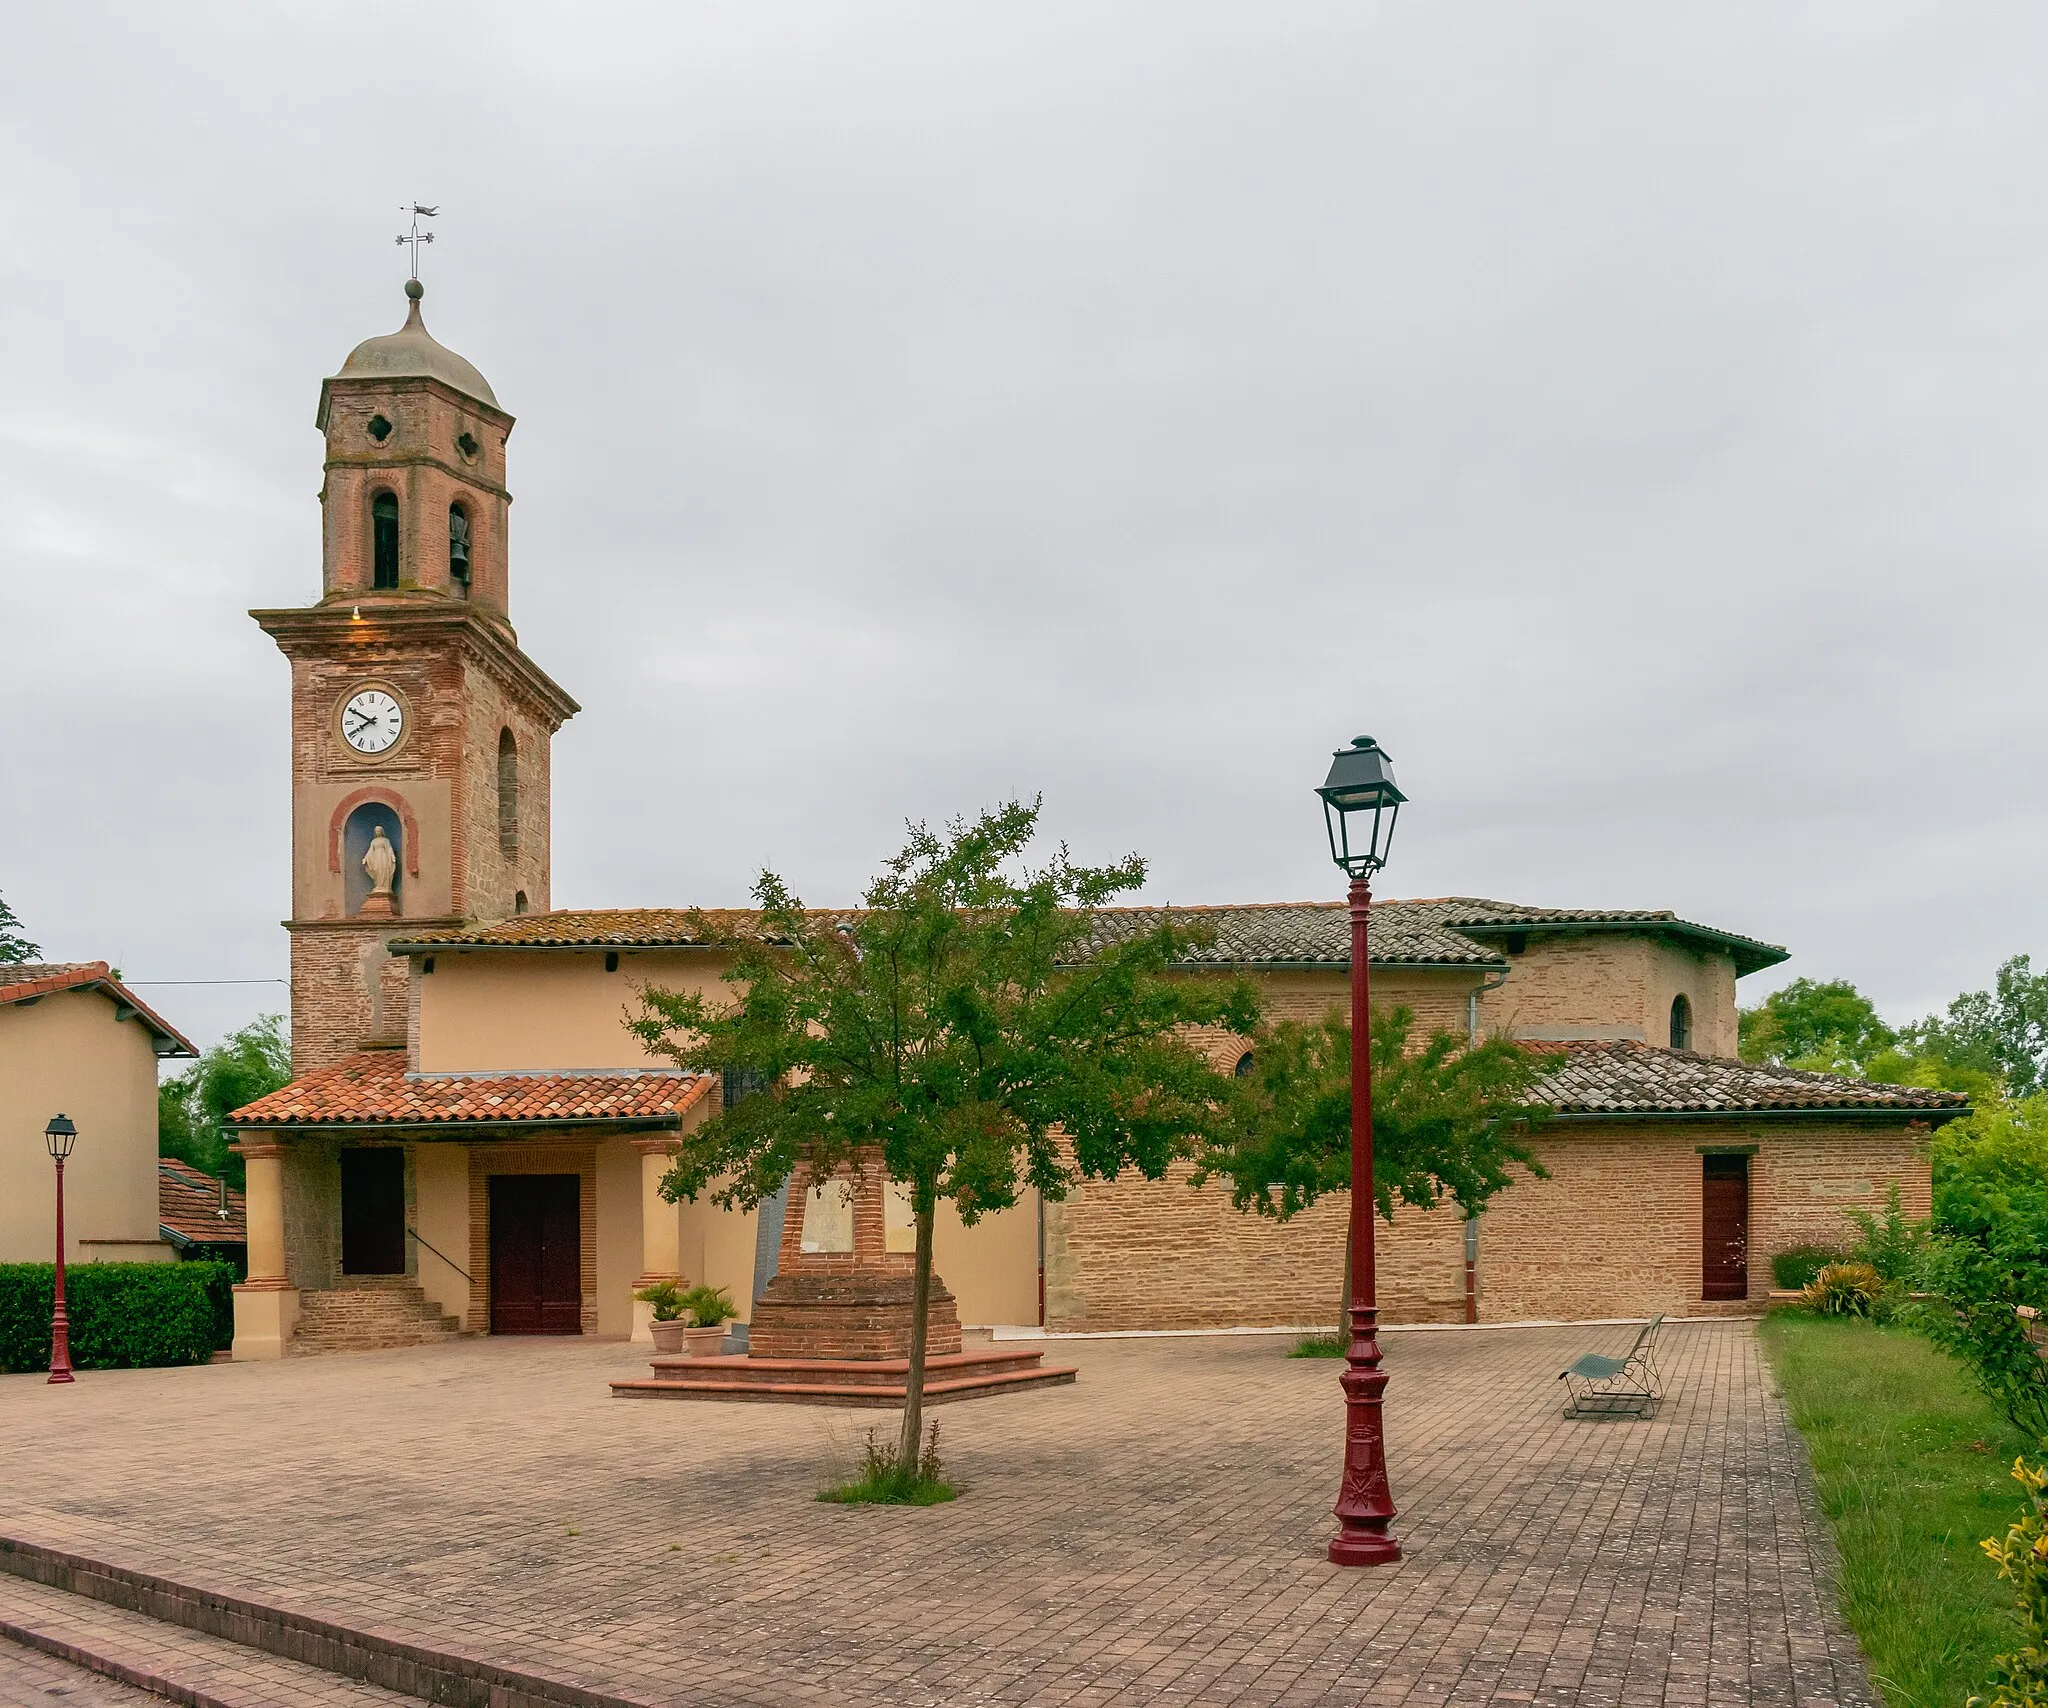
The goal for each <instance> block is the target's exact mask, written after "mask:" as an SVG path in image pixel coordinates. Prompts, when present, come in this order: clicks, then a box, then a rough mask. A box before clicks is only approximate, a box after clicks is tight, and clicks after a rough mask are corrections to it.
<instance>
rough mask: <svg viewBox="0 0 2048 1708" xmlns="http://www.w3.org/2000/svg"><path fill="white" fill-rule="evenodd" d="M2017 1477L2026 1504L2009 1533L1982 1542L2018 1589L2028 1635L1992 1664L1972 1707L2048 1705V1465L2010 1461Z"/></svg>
mask: <svg viewBox="0 0 2048 1708" xmlns="http://www.w3.org/2000/svg"><path fill="white" fill-rule="evenodd" d="M2012 1475H2013V1481H2014V1482H2016V1483H2018V1484H2019V1485H2020V1487H2021V1488H2022V1489H2024V1490H2025V1491H2026V1495H2027V1509H2026V1511H2025V1512H2023V1513H2022V1514H2021V1515H2020V1516H2019V1517H2018V1518H2017V1519H2015V1520H2014V1521H2013V1523H2012V1525H2011V1527H2010V1528H2009V1529H2008V1530H2007V1531H2006V1533H2005V1540H2004V1541H2003V1542H2001V1541H1999V1539H1998V1538H1997V1537H1995V1536H1989V1537H1986V1538H1985V1539H1984V1541H1983V1542H1982V1543H1981V1544H1980V1546H1982V1548H1983V1550H1984V1552H1985V1553H1986V1554H1988V1555H1990V1556H1991V1558H1992V1559H1993V1560H1995V1561H1996V1562H1997V1563H1998V1575H1999V1576H2000V1577H2001V1578H2003V1579H2004V1580H2005V1581H2006V1582H2007V1583H2009V1584H2011V1585H2012V1586H2013V1587H2014V1588H2015V1589H2016V1590H2018V1591H2019V1597H2018V1599H2019V1607H2020V1622H2021V1624H2022V1625H2023V1626H2024V1627H2025V1629H2026V1636H2027V1640H2026V1641H2025V1642H2024V1643H2023V1644H2021V1646H2020V1647H2019V1648H2017V1649H2015V1650H2013V1651H2012V1652H2011V1653H2009V1654H2003V1655H2000V1656H1999V1657H1998V1659H1997V1660H1996V1661H1995V1662H1994V1663H1993V1664H1992V1668H1991V1684H1992V1692H1991V1694H1990V1695H1989V1696H1973V1697H1971V1698H1970V1708H1980V1705H1981V1708H2044V1704H2048V1493H2044V1491H2048V1470H2043V1469H2041V1468H2040V1467H2039V1466H2036V1465H2029V1464H2028V1463H2027V1462H2026V1460H2025V1459H2023V1458H2021V1459H2015V1460H2014V1461H2013V1464H2012Z"/></svg>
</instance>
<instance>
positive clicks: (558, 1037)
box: [413, 950, 725, 1073]
mask: <svg viewBox="0 0 2048 1708" xmlns="http://www.w3.org/2000/svg"><path fill="white" fill-rule="evenodd" d="M426 958H427V957H415V958H414V961H413V967H414V969H415V970H414V974H413V977H414V979H415V981H416V985H417V991H418V995H417V1010H418V1017H417V1024H418V1027H419V1044H418V1057H417V1061H418V1068H419V1071H420V1072H422V1073H483V1072H490V1071H501V1070H520V1069H524V1070H529V1071H531V1070H537V1069H542V1068H583V1069H589V1068H644V1067H661V1066H666V1065H667V1064H666V1063H664V1062H662V1061H661V1060H660V1059H659V1058H657V1057H653V1056H650V1055H649V1054H648V1053H647V1052H646V1051H645V1050H644V1049H642V1048H641V1045H640V1041H639V1040H638V1039H637V1038H635V1037H634V1036H633V1035H632V1034H631V1033H630V1032H628V1031H627V1030H626V1026H625V1021H626V1016H627V1014H628V1013H629V1012H633V1011H637V1010H638V1008H639V1005H640V993H641V991H642V990H644V989H645V988H646V987H647V986H649V985H656V986H661V987H665V988H669V989H699V990H707V989H718V988H721V987H720V986H719V983H718V974H719V972H720V971H721V970H722V968H723V967H724V965H725V961H724V958H723V957H721V956H719V955H715V954H713V953H711V952H709V951H706V950H680V951H667V952H660V953H650V954H635V953H634V952H632V951H631V950H626V951H623V952H622V953H621V954H620V955H619V967H618V971H616V972H610V973H608V972H606V971H605V970H604V962H605V957H604V954H603V953H602V951H592V952H590V953H588V954H586V953H584V952H583V951H581V950H547V951H534V952H530V953H517V954H507V953H493V954H449V953H447V952H446V951H441V952H437V953H436V954H435V955H433V956H432V957H431V959H432V960H433V962H434V970H433V971H432V972H431V973H427V972H423V971H421V970H420V969H421V967H422V966H423V963H424V960H425V959H426Z"/></svg>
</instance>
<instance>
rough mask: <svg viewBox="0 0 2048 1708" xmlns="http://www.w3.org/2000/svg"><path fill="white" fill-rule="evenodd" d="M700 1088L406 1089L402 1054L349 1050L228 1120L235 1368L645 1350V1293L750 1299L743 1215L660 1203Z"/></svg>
mask: <svg viewBox="0 0 2048 1708" xmlns="http://www.w3.org/2000/svg"><path fill="white" fill-rule="evenodd" d="M705 1091H706V1082H703V1081H700V1080H695V1079H692V1078H690V1077H689V1076H686V1075H679V1074H674V1073H659V1074H657V1073H633V1074H625V1073H606V1074H491V1075H422V1074H415V1073H411V1072H408V1071H406V1067H405V1057H404V1055H403V1054H402V1053H401V1052H398V1051H365V1052H360V1053H358V1054H357V1055H355V1056H352V1057H349V1058H346V1059H344V1060H343V1061H342V1062H339V1063H335V1064H333V1065H332V1066H330V1067H328V1068H325V1069H321V1070H317V1071H316V1072H314V1073H312V1074H308V1075H305V1076H303V1077H301V1078H300V1079H298V1080H296V1081H294V1082H293V1084H292V1085H290V1086H287V1087H285V1088H284V1089H283V1090H282V1091H280V1092H277V1093H275V1094H273V1096H272V1097H269V1098H266V1099H264V1100H262V1102H260V1103H258V1104H254V1105H251V1106H250V1107H249V1108H248V1109H246V1110H243V1111H240V1112H239V1113H238V1118H237V1138H238V1148H239V1149H240V1150H241V1152H242V1154H243V1156H244V1157H245V1159H246V1160H247V1163H248V1194H247V1197H248V1216H249V1223H250V1238H249V1275H248V1279H247V1281H246V1282H244V1283H243V1285H242V1286H241V1287H239V1288H238V1289H237V1290H236V1296H235V1343H234V1356H235V1358H236V1359H238V1360H249V1359H263V1358H277V1357H281V1356H284V1355H285V1354H287V1353H289V1352H297V1351H304V1350H326V1349H341V1348H357V1347H367V1346H373V1345H394V1344H417V1343H420V1342H422V1341H426V1340H432V1339H441V1338H450V1337H452V1336H454V1335H455V1334H473V1335H480V1334H518V1335H541V1336H547V1335H562V1336H567V1335H576V1336H587V1335H603V1336H617V1337H620V1338H624V1337H626V1336H629V1335H632V1334H634V1333H635V1332H636V1330H637V1331H638V1333H639V1335H640V1336H641V1337H642V1338H644V1337H645V1333H646V1331H645V1323H644V1317H645V1307H644V1306H636V1304H635V1302H634V1300H633V1297H632V1295H633V1293H634V1291H635V1290H636V1289H637V1288H639V1287H641V1286H644V1285H645V1284H646V1283H647V1282H648V1281H650V1280H656V1279H667V1278H675V1279H680V1280H683V1281H685V1282H686V1283H687V1282H694V1281H698V1280H709V1281H711V1282H712V1284H714V1285H723V1286H727V1287H729V1288H730V1290H731V1291H732V1293H733V1296H734V1297H735V1299H738V1300H742V1301H744V1300H746V1299H748V1298H749V1297H750V1296H751V1292H752V1287H751V1278H752V1269H753V1257H754V1249H753V1245H754V1242H753V1227H752V1221H753V1218H752V1217H751V1216H748V1217H736V1216H731V1215H728V1214H726V1213H724V1212H720V1211H717V1210H716V1209H715V1208H714V1207H712V1206H709V1205H706V1204H698V1205H675V1204H670V1203H668V1202H667V1201H666V1200H665V1199H663V1198H662V1197H661V1196H660V1192H659V1186H660V1181H661V1178H662V1176H663V1174H664V1173H665V1172H666V1170H667V1166H668V1162H667V1159H668V1154H669V1152H670V1150H671V1149H672V1148H673V1145H674V1143H675V1138H676V1135H677V1134H678V1133H679V1132H680V1131H681V1130H682V1128H683V1126H684V1124H685V1122H688V1123H690V1124H694V1123H695V1122H696V1121H698V1120H701V1119H702V1118H703V1113H704V1112H705V1110H706V1109H707V1108H708V1103H707V1100H706V1097H705ZM407 1117H410V1118H407ZM742 1224H743V1225H742ZM743 1308H744V1307H743Z"/></svg>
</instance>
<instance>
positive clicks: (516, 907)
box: [427, 890, 526, 972]
mask: <svg viewBox="0 0 2048 1708" xmlns="http://www.w3.org/2000/svg"><path fill="white" fill-rule="evenodd" d="M512 911H513V912H514V913H524V912H525V911H526V892H525V891H524V890H514V891H513V892H512ZM427 970H428V971H429V972H432V971H433V968H432V967H429V968H428V969H427Z"/></svg>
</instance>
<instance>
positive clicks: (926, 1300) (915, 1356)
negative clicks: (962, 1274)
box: [897, 1204, 933, 1476]
mask: <svg viewBox="0 0 2048 1708" xmlns="http://www.w3.org/2000/svg"><path fill="white" fill-rule="evenodd" d="M932 1208H933V1206H932V1205H930V1204H926V1205H925V1206H924V1208H922V1209H921V1210H919V1211H918V1212H917V1291H916V1293H915V1294H914V1295H913V1297H912V1299H911V1304H910V1369H909V1371H908V1372H907V1373H906V1375H905V1376H904V1379H903V1439H902V1440H901V1442H900V1443H898V1446H897V1462H898V1463H899V1464H900V1465H901V1466H902V1467H903V1471H904V1474H905V1475H906V1476H915V1475H916V1474H917V1456H918V1437H919V1435H921V1434H922V1433H923V1432H924V1346H925V1337H926V1330H927V1329H928V1327H929V1326H930V1322H931V1314H932Z"/></svg>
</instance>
